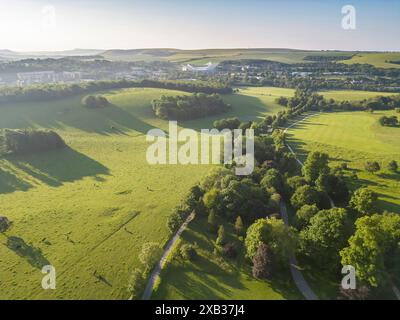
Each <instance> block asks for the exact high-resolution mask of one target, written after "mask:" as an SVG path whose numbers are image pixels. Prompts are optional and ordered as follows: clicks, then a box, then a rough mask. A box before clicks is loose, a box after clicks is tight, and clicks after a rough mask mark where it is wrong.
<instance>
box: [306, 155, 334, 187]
mask: <svg viewBox="0 0 400 320" xmlns="http://www.w3.org/2000/svg"><path fill="white" fill-rule="evenodd" d="M328 159H329V156H328V155H327V154H326V153H322V152H319V151H316V152H310V153H309V154H308V156H307V160H306V161H305V162H304V166H303V169H302V170H303V175H304V178H305V179H306V180H307V181H308V182H314V181H315V180H317V178H318V177H319V175H320V174H321V173H322V172H328V171H329V167H328Z"/></svg>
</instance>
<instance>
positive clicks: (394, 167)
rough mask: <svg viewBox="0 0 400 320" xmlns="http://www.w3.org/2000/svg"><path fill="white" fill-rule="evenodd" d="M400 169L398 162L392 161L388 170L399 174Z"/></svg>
mask: <svg viewBox="0 0 400 320" xmlns="http://www.w3.org/2000/svg"><path fill="white" fill-rule="evenodd" d="M398 168H399V166H398V164H397V162H396V161H395V160H392V161H390V162H389V164H388V169H389V170H390V171H392V172H397V169H398Z"/></svg>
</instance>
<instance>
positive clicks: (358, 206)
mask: <svg viewBox="0 0 400 320" xmlns="http://www.w3.org/2000/svg"><path fill="white" fill-rule="evenodd" d="M376 200H377V196H376V194H375V193H374V192H373V191H371V190H369V189H367V188H360V189H357V190H356V191H355V192H354V194H353V195H352V197H351V199H350V202H349V205H350V207H351V208H353V209H354V210H356V211H358V212H359V213H360V214H361V215H368V214H372V213H373V212H374V211H375V210H376V207H375V203H376Z"/></svg>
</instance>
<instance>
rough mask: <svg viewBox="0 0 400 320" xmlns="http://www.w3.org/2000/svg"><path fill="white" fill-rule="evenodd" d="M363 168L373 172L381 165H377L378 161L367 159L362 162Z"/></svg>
mask: <svg viewBox="0 0 400 320" xmlns="http://www.w3.org/2000/svg"><path fill="white" fill-rule="evenodd" d="M364 168H365V170H367V171H368V172H371V173H375V172H377V171H379V170H381V166H380V165H379V163H378V162H376V161H368V162H366V163H365V164H364Z"/></svg>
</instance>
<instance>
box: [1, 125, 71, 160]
mask: <svg viewBox="0 0 400 320" xmlns="http://www.w3.org/2000/svg"><path fill="white" fill-rule="evenodd" d="M65 147H66V144H65V142H64V140H63V139H62V138H61V137H60V136H59V135H58V134H57V133H56V132H54V131H46V130H36V129H35V130H34V129H25V130H12V129H4V130H1V131H0V155H1V154H3V155H7V154H11V155H24V154H30V153H35V152H43V151H49V150H53V149H59V148H65Z"/></svg>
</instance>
